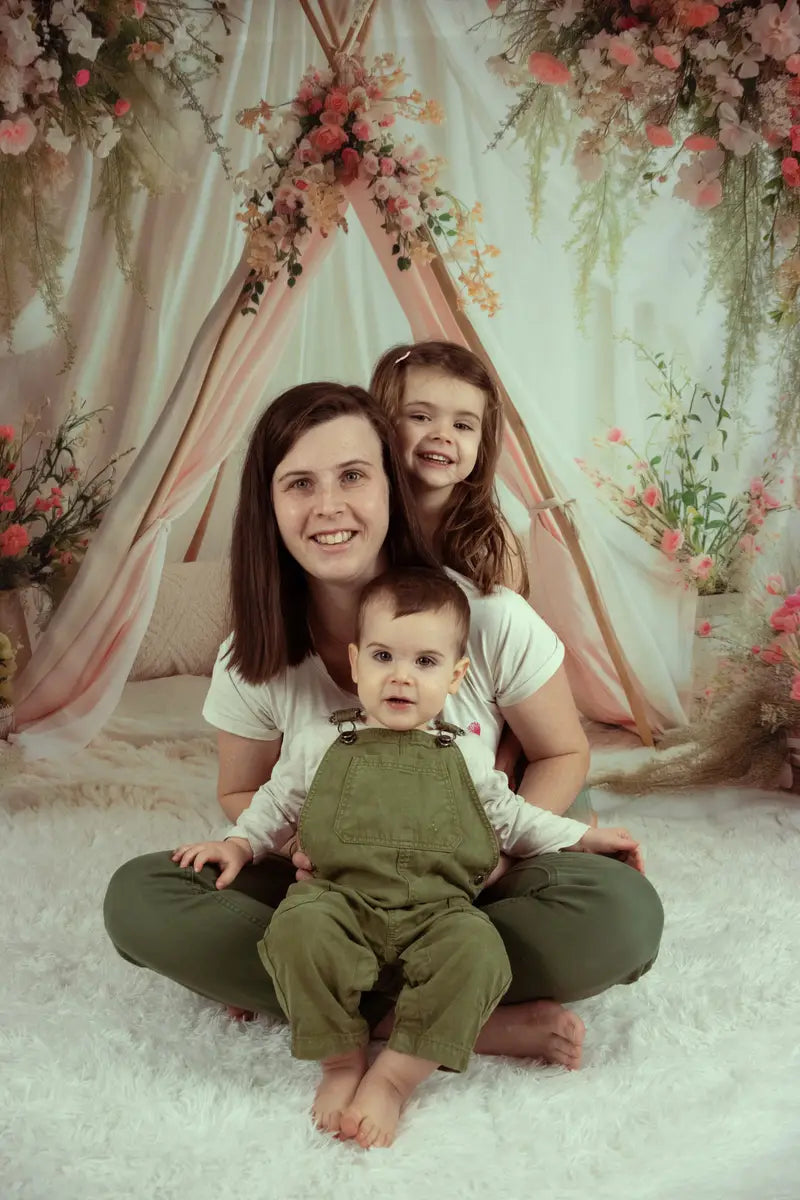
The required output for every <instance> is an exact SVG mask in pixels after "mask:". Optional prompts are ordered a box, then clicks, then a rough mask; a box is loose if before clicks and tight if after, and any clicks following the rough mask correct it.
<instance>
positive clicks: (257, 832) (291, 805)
mask: <svg viewBox="0 0 800 1200" xmlns="http://www.w3.org/2000/svg"><path fill="white" fill-rule="evenodd" d="M434 734H435V730H432V731H431V735H432V736H433V735H434ZM336 737H337V734H336V732H335V730H334V728H333V727H332V726H331V725H330V724H327V728H326V729H324V728H322V727H321V726H319V725H317V724H315V725H313V726H312V727H311V728H310V729H309V731H308V733H307V734H306V736H305V737H304V738H303V739H302V741H301V740H300V739H297V740H296V741H294V742H293V743H292V744H291V746H289V747H288V748H286V749H284V751H283V752H282V753H281V756H280V758H279V759H278V762H277V764H276V766H275V769H274V770H273V772H272V777H271V778H270V779H269V780H268V781H267V782H266V783H265V784H263V785H262V786H261V787H260V788H259V789H258V791H257V792H256V793H255V795H254V796H253V799H252V800H251V802H250V804H249V806H248V807H247V808H246V809H245V810H244V812H243V813H242V814H241V815H240V817H239V819H238V821H237V822H236V824H235V826H234V827H233V828H232V829H231V830H230V832H229V833H228V835H227V836H228V837H240V838H244V839H245V840H246V841H248V842H249V843H250V847H251V849H252V851H253V857H256V856H258V855H261V854H263V853H265V852H266V851H268V850H279V849H280V848H281V847H282V846H284V845H285V844H286V842H287V841H288V840H289V838H290V837H292V835H293V834H294V833H295V832H296V830H297V826H298V822H299V820H300V810H301V809H302V807H303V805H304V804H305V800H306V796H307V795H308V792H309V790H310V788H311V784H312V783H313V781H314V776H315V775H316V773H317V769H318V767H319V764H320V763H321V761H322V759H323V757H324V756H325V754H326V752H327V751H328V749H329V748H330V746H331V744H332V743H333V741H334V739H335V738H336ZM456 744H457V746H458V748H459V750H460V751H461V753H462V755H463V757H464V762H465V764H466V767H467V770H468V771H469V774H470V777H471V779H472V782H473V783H474V785H475V789H476V791H477V793H478V798H479V799H480V801H481V804H482V805H483V808H484V811H485V812H486V816H487V817H488V819H489V824H490V825H491V827H492V829H493V830H494V832H495V835H496V837H497V841H498V845H499V848H500V850H501V851H502V852H503V853H505V854H511V855H515V856H516V857H517V858H525V857H528V856H530V855H533V854H546V853H549V852H550V851H552V850H562V849H564V847H565V846H573V845H574V844H575V843H576V842H577V841H579V840H580V838H582V837H583V835H584V834H585V833H586V829H587V826H586V825H584V824H582V823H581V822H580V821H573V820H572V819H571V818H569V817H559V816H557V815H556V814H555V813H552V812H547V811H546V810H545V809H542V808H535V807H534V806H533V805H532V804H526V803H525V801H524V800H523V799H522V797H521V796H517V795H515V793H514V792H512V791H511V789H510V788H509V786H508V782H507V780H506V777H505V775H504V774H503V773H502V771H497V770H495V766H494V751H493V750H490V749H489V747H488V746H486V745H485V744H484V743H483V742H482V740H481V738H479V737H477V736H476V734H474V733H466V734H465V736H464V737H459V738H458V739H457V741H456ZM441 753H442V754H451V753H452V751H451V750H447V749H445V750H442V751H441Z"/></svg>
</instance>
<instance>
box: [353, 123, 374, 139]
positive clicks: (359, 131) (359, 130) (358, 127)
mask: <svg viewBox="0 0 800 1200" xmlns="http://www.w3.org/2000/svg"><path fill="white" fill-rule="evenodd" d="M374 136H375V131H374V129H373V127H372V125H371V123H370V122H369V121H353V137H354V138H355V139H356V140H357V141H359V142H369V141H371V140H372V138H373V137H374Z"/></svg>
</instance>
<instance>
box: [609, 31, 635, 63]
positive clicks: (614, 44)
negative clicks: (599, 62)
mask: <svg viewBox="0 0 800 1200" xmlns="http://www.w3.org/2000/svg"><path fill="white" fill-rule="evenodd" d="M608 57H609V58H613V60H614V62H617V63H619V64H620V66H622V67H635V66H637V65H638V63H639V55H638V54H637V53H636V51H635V50H634V48H633V46H631V45H629V44H628V43H627V42H625V41H623V40H622V38H612V39H611V41H610V42H609V43H608Z"/></svg>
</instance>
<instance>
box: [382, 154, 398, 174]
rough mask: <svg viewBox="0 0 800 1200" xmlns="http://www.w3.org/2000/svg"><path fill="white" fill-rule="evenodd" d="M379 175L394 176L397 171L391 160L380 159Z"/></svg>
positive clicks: (394, 163)
mask: <svg viewBox="0 0 800 1200" xmlns="http://www.w3.org/2000/svg"><path fill="white" fill-rule="evenodd" d="M380 167H381V175H394V173H395V171H396V170H397V163H396V162H395V161H394V159H393V158H386V157H384V158H381V159H380Z"/></svg>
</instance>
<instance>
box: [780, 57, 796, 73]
mask: <svg viewBox="0 0 800 1200" xmlns="http://www.w3.org/2000/svg"><path fill="white" fill-rule="evenodd" d="M783 65H784V66H785V67H786V70H787V71H789V72H790V73H791V74H792V75H800V54H790V55H789V57H788V58H787V60H786V62H785V63H784V64H783Z"/></svg>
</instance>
